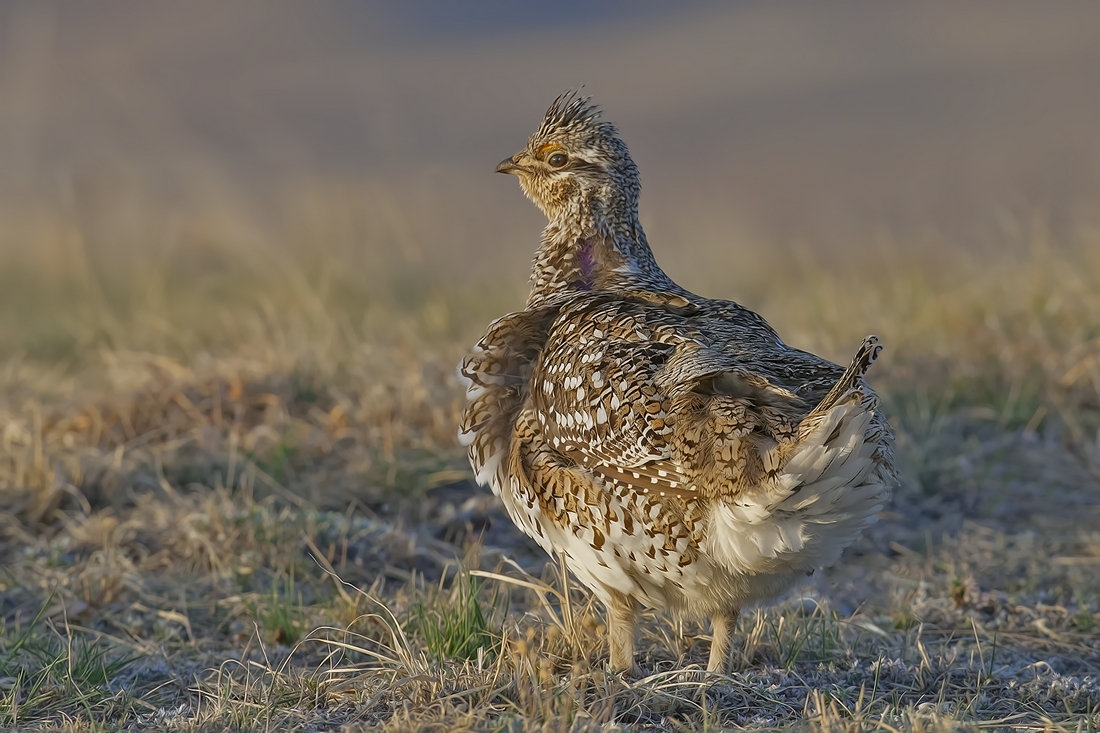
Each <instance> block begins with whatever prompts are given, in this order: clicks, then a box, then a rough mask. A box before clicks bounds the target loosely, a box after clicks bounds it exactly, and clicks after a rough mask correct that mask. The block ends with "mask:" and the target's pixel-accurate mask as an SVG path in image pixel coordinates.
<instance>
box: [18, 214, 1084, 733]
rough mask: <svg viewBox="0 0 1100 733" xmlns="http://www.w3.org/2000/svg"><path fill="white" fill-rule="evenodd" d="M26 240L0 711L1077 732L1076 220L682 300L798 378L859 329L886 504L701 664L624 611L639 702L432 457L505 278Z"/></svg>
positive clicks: (559, 585) (77, 724) (1080, 488)
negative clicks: (732, 660) (710, 663)
mask: <svg viewBox="0 0 1100 733" xmlns="http://www.w3.org/2000/svg"><path fill="white" fill-rule="evenodd" d="M41 236H42V237H43V238H42V239H41V241H37V240H36V241H34V242H30V244H33V245H34V246H33V247H25V248H24V251H34V252H36V253H37V254H36V255H35V256H36V257H37V258H38V259H37V260H34V261H28V260H25V259H24V260H19V261H17V260H15V259H11V258H9V260H10V261H8V262H7V263H6V264H7V267H5V268H4V273H5V275H4V279H5V287H4V293H3V294H2V295H0V298H2V299H3V305H4V309H5V312H6V313H7V320H6V323H5V333H4V335H3V337H2V338H0V348H2V350H3V355H2V357H3V360H2V361H0V431H2V436H0V440H2V447H0V501H2V502H3V506H2V513H0V552H2V553H3V557H4V563H3V571H2V574H0V726H3V727H8V728H13V729H15V728H17V729H20V730H29V729H43V730H54V729H60V730H72V731H84V730H151V729H159V730H179V731H198V730H210V731H213V730H224V729H234V730H272V729H279V730H317V729H330V728H332V729H337V728H339V729H345V730H367V729H374V728H376V727H380V728H381V729H383V730H393V731H396V730H412V729H420V730H439V731H453V730H546V731H574V730H575V731H581V730H619V729H624V730H670V731H673V730H676V731H678V730H718V729H723V728H727V727H731V726H748V727H752V728H788V727H794V728H800V729H801V728H806V729H815V730H816V729H822V730H863V729H875V728H881V729H884V730H899V729H909V730H947V729H954V728H960V727H961V728H966V729H978V728H995V729H1010V728H1018V729H1044V730H1097V729H1100V595H1098V593H1100V533H1098V531H1097V526H1098V524H1097V519H1100V514H1098V511H1100V509H1098V505H1100V232H1097V231H1096V230H1095V229H1089V228H1087V227H1079V228H1078V229H1076V230H1075V231H1073V232H1071V233H1069V234H1064V235H1059V237H1058V238H1057V241H1055V237H1053V236H1052V235H1051V234H1050V233H1049V231H1048V230H1047V228H1046V227H1045V226H1044V225H1043V222H1042V219H1041V218H1039V217H1036V218H1035V219H1034V220H1025V221H1023V222H1022V223H1021V224H1020V226H1019V229H1018V231H1016V233H1015V234H1014V235H1013V237H1008V239H1013V238H1014V239H1015V241H1016V242H1018V243H1019V246H1015V247H1012V246H1007V245H1006V248H1005V250H1004V251H1002V252H998V253H992V254H990V253H986V254H983V255H979V254H977V253H975V252H973V251H972V250H964V249H952V248H951V247H949V246H948V245H946V244H943V243H936V242H933V241H928V240H927V239H926V238H923V237H917V236H916V235H914V236H913V237H911V238H909V239H906V237H904V236H899V237H898V238H897V241H896V242H895V241H892V240H891V241H882V242H877V243H872V244H868V245H866V246H863V247H860V248H858V253H856V254H852V255H835V256H833V255H830V256H828V257H827V256H826V255H825V254H820V253H819V254H816V255H814V254H812V253H810V254H807V253H806V252H804V251H803V252H796V251H793V250H792V251H789V252H788V251H786V250H781V249H780V248H773V249H772V250H770V251H771V252H773V253H775V256H774V258H773V259H772V260H764V259H762V258H759V257H758V258H756V259H747V260H746V262H747V264H745V265H744V266H743V268H742V269H741V271H739V272H738V273H736V274H735V275H733V276H731V278H728V279H727V278H720V277H717V276H711V282H708V281H706V280H705V279H703V278H698V277H697V278H696V279H695V281H694V282H692V281H691V279H690V277H684V278H683V279H684V280H685V281H687V282H688V284H689V285H695V286H696V287H697V288H698V289H700V290H703V289H706V291H707V292H708V294H714V295H726V296H729V297H734V298H738V299H741V300H743V301H745V302H747V304H748V305H750V306H752V307H755V308H757V309H758V310H760V311H761V312H762V313H764V314H765V315H766V316H767V317H768V318H769V319H770V320H771V321H772V322H773V323H774V324H775V325H776V326H777V327H778V328H779V330H780V331H781V332H782V333H784V334H785V335H786V336H787V337H788V340H789V341H790V342H791V343H793V344H796V345H798V346H801V347H804V348H808V349H813V350H816V351H819V352H821V353H824V354H826V355H830V356H833V357H838V356H840V355H843V354H846V353H848V352H849V351H850V350H851V348H852V346H853V345H854V344H855V343H857V342H858V340H859V339H860V338H861V337H862V336H863V335H864V333H865V332H868V331H875V332H877V333H879V334H880V335H881V336H882V337H883V340H884V341H885V343H886V344H887V351H886V353H885V355H884V359H883V362H882V364H883V366H882V368H881V369H879V370H878V371H877V372H876V373H875V375H874V379H875V384H876V386H877V387H878V388H879V389H880V391H881V392H882V393H883V394H884V396H885V404H886V409H887V412H888V414H889V416H890V418H891V420H892V421H893V422H894V424H895V427H896V428H897V432H898V445H899V452H900V454H901V456H902V459H903V466H904V470H905V473H906V484H905V486H904V488H902V489H901V490H900V491H899V493H898V496H897V497H896V499H895V500H894V502H893V503H892V504H891V506H890V507H888V509H887V510H886V511H885V512H884V513H883V520H882V521H881V522H880V523H879V524H878V525H876V527H875V528H874V529H873V530H872V531H871V532H870V533H869V535H868V536H867V537H866V538H865V540H864V541H863V542H861V544H859V545H858V546H857V547H856V548H853V551H852V552H849V553H848V556H847V557H846V559H845V561H844V562H843V564H842V565H841V566H840V567H838V568H836V569H834V570H832V571H829V572H826V573H818V574H817V576H815V577H814V578H813V579H811V581H810V582H808V584H807V586H806V588H805V589H804V590H803V591H802V592H801V593H799V594H796V596H795V597H792V598H790V599H788V600H786V601H784V602H782V603H780V604H778V605H777V606H776V607H772V608H766V609H758V610H755V611H752V612H749V613H747V614H746V615H745V617H744V618H743V619H742V620H741V621H740V625H739V632H740V634H739V639H740V642H741V644H742V647H741V655H740V664H739V665H738V666H739V668H738V669H737V671H736V672H734V673H733V674H731V675H729V676H716V675H707V674H705V673H703V672H702V671H701V667H700V665H701V662H702V661H703V659H704V656H703V655H704V654H705V651H706V647H707V643H706V630H705V628H703V627H700V626H699V625H697V624H695V623H693V622H691V621H690V620H679V619H671V618H665V617H659V616H653V615H650V616H649V617H647V618H646V619H645V623H644V624H643V625H644V629H645V631H644V639H643V642H642V645H641V649H642V650H643V653H644V657H643V658H642V659H640V663H641V665H642V666H643V668H644V669H645V670H646V671H647V674H648V676H647V677H645V678H644V679H642V680H640V681H636V682H628V681H624V680H622V679H620V678H617V677H615V676H611V675H609V674H607V673H605V671H604V664H605V661H606V650H605V648H604V619H603V618H602V615H601V614H602V612H601V610H600V609H599V607H598V605H594V604H593V603H592V601H591V599H590V598H588V597H587V596H586V595H585V594H584V592H583V590H582V589H580V588H578V587H577V586H576V584H575V583H574V584H569V583H568V582H567V580H566V579H563V578H561V577H560V576H559V575H558V574H557V572H556V569H555V566H554V565H553V564H552V563H551V564H546V563H545V562H544V560H545V558H543V557H541V556H540V554H539V552H538V550H537V548H533V547H532V546H531V545H530V544H529V543H528V542H526V541H525V540H524V539H523V538H522V537H521V536H520V535H518V534H517V533H516V532H515V531H514V529H513V528H512V527H511V526H510V525H509V523H508V521H507V518H506V517H505V516H504V515H503V514H502V513H501V511H500V510H499V508H498V507H497V506H496V505H495V504H494V503H493V501H492V500H491V497H487V496H486V495H485V494H484V493H481V492H480V491H477V490H475V489H474V488H473V487H472V486H471V485H470V484H469V481H468V479H469V473H468V471H467V468H466V464H465V460H464V458H463V456H462V453H461V451H460V450H459V449H458V448H457V446H456V444H455V440H454V437H453V434H454V429H455V420H456V414H457V411H458V409H459V406H460V397H461V395H460V392H459V389H458V387H457V384H456V382H455V380H454V378H453V367H454V365H455V363H456V362H457V360H458V359H459V357H460V355H461V354H462V352H463V349H464V348H465V347H466V346H467V345H468V344H471V343H472V342H473V341H474V339H475V338H476V336H477V335H478V334H479V332H480V330H481V329H482V328H483V327H484V325H485V324H486V323H487V322H488V320H489V319H490V318H491V317H493V316H494V315H497V314H500V313H502V312H504V310H505V309H506V308H509V307H514V306H515V304H517V303H519V302H520V298H521V288H522V285H523V283H522V280H521V279H519V278H516V279H515V282H514V287H513V286H512V285H511V284H510V285H509V286H508V288H510V289H507V288H505V289H503V290H502V289H501V288H500V287H499V286H498V285H494V286H493V287H492V288H470V289H468V290H461V289H457V288H454V287H441V286H438V285H436V284H433V282H432V281H431V280H428V279H425V280H423V281H420V282H418V281H416V280H415V279H414V280H410V279H409V278H408V277H407V273H406V277H405V279H404V280H402V282H401V284H400V285H399V286H392V285H391V286H387V285H386V284H385V279H384V278H383V277H382V275H383V274H384V273H381V274H380V273H377V272H376V273H362V272H357V271H356V270H355V268H353V267H350V266H347V265H341V261H340V259H339V255H338V254H334V253H324V252H320V253H319V252H317V251H316V250H309V251H302V252H301V253H300V254H294V253H290V254H286V253H284V254H279V255H273V254H266V255H263V256H259V255H257V254H256V253H255V252H252V253H248V252H244V253H242V252H240V251H236V250H233V249H231V248H219V247H217V246H215V247H213V250H209V251H205V252H202V251H197V253H196V252H191V253H188V252H184V253H183V254H179V253H176V254H173V255H172V256H171V257H166V258H165V259H164V261H162V262H159V263H158V262H153V263H148V262H146V263H137V264H134V263H130V264H125V265H124V264H118V265H117V269H111V268H110V267H107V266H105V265H104V264H103V263H101V262H97V261H96V259H95V257H93V256H91V255H87V253H85V252H84V251H83V249H82V247H81V244H80V237H79V232H69V233H66V232H60V233H58V232H56V231H54V232H50V233H48V235H47V234H43V235H41ZM66 237H68V239H66ZM227 238H231V237H227ZM369 245H370V243H367V244H366V245H364V246H369ZM51 252H52V253H53V254H50V253H51ZM781 253H782V254H781ZM658 255H659V256H661V252H660V251H658ZM857 255H858V256H857ZM202 257H206V258H208V259H209V258H213V260H214V261H215V264H214V265H209V263H207V264H205V265H204V264H203V263H202V262H200V261H199V260H200V259H201V258H202ZM665 257H668V255H667V254H666V255H665ZM746 257H747V255H746ZM326 258H327V259H326ZM318 262H321V263H322V264H320V265H318V264H316V263H318ZM325 263H327V264H325ZM112 267H113V266H112ZM189 267H191V268H192V269H190V270H189V269H188V268H189ZM203 268H206V269H203ZM677 275H680V273H677ZM739 278H740V282H739V281H738V279H739ZM750 286H751V287H750Z"/></svg>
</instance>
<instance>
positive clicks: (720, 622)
mask: <svg viewBox="0 0 1100 733" xmlns="http://www.w3.org/2000/svg"><path fill="white" fill-rule="evenodd" d="M740 614H741V611H740V610H739V609H736V608H735V609H733V610H732V611H723V612H721V613H716V614H714V615H713V616H712V617H711V619H710V635H711V642H710V659H709V660H708V661H707V671H708V672H722V673H725V672H726V671H727V670H728V668H729V656H730V637H731V636H733V627H734V626H735V625H736V624H737V617H738V616H739V615H740Z"/></svg>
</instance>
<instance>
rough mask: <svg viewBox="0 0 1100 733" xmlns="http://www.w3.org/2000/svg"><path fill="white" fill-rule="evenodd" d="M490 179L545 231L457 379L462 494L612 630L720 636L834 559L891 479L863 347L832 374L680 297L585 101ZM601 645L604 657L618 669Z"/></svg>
mask: <svg viewBox="0 0 1100 733" xmlns="http://www.w3.org/2000/svg"><path fill="white" fill-rule="evenodd" d="M498 170H499V171H501V172H507V173H513V174H516V175H518V176H519V177H520V183H521V185H522V187H523V190H524V191H525V193H527V195H528V196H529V197H530V198H532V199H533V200H534V201H535V203H536V204H538V205H539V207H540V208H541V209H542V210H543V211H544V212H545V213H546V214H547V217H548V218H549V224H548V225H547V228H546V230H545V231H544V233H543V241H542V244H541V246H540V247H539V250H538V252H537V253H536V255H535V262H534V266H533V271H532V278H531V283H532V289H531V294H530V296H529V298H528V301H527V307H526V309H525V310H522V311H518V312H516V313H511V314H508V315H506V316H504V317H503V318H500V319H498V320H497V321H495V322H494V323H493V324H491V325H490V326H489V329H488V330H487V332H486V334H485V336H484V337H483V338H482V339H481V340H480V341H479V342H478V344H477V345H476V346H475V347H474V349H473V351H472V352H471V353H470V354H469V355H468V356H467V357H466V359H465V360H464V361H463V362H462V364H461V365H460V368H459V375H460V377H461V378H462V379H463V380H464V381H465V383H466V386H467V399H468V403H467V406H466V409H465V410H464V412H463V415H462V422H461V426H460V431H459V438H460V440H461V441H462V443H463V444H464V445H466V446H467V447H468V451H469V456H470V461H471V465H472V466H473V468H474V471H475V475H476V478H477V480H478V481H479V482H481V483H484V484H488V485H489V486H491V487H492V489H493V491H494V492H496V493H497V494H498V495H499V496H500V497H501V499H502V500H503V502H504V505H505V508H506V509H507V511H508V513H509V516H511V518H512V519H513V521H515V522H516V524H517V525H518V526H519V527H520V528H521V529H522V530H523V531H525V532H526V533H528V534H529V535H530V536H531V537H533V538H534V539H535V540H536V541H537V542H538V543H539V544H540V545H541V546H542V547H543V548H545V549H546V550H547V552H550V553H559V554H561V555H562V556H563V557H564V558H565V560H566V562H567V564H568V565H569V568H570V570H572V572H573V573H574V574H576V575H577V577H578V578H579V579H580V580H581V581H582V582H583V583H584V584H585V585H587V586H588V587H589V588H591V589H592V590H593V592H594V593H595V594H596V595H597V596H598V597H599V598H601V600H603V601H604V602H605V603H606V604H608V607H609V609H612V610H613V613H612V614H611V615H612V616H613V617H614V618H616V619H620V620H621V619H628V620H629V619H631V618H633V617H632V615H631V614H632V611H631V610H630V609H632V608H633V605H634V604H636V603H638V602H641V603H645V604H648V605H651V606H656V607H661V608H675V609H679V610H681V611H685V612H689V613H693V614H704V615H714V616H715V618H716V619H726V620H723V621H721V623H720V624H719V625H720V627H721V628H728V627H729V624H728V623H727V621H728V618H729V617H730V615H729V614H731V613H736V610H737V609H738V608H740V607H741V606H742V605H743V604H745V603H752V602H755V601H760V600H764V599H767V598H771V597H773V596H775V595H776V594H778V593H781V592H783V591H784V590H785V589H786V588H787V587H789V586H790V584H791V583H792V582H794V580H795V579H796V578H797V577H804V576H805V574H806V572H808V571H812V570H813V569H814V568H815V567H821V566H827V565H831V564H832V563H834V562H836V560H837V559H838V558H839V556H840V553H841V552H842V551H843V550H844V548H845V547H847V546H848V545H849V544H851V542H853V541H854V540H855V539H856V537H858V535H859V532H860V531H861V530H862V529H863V528H864V527H866V526H868V525H869V524H871V523H872V522H873V521H874V519H875V514H876V513H877V511H878V510H879V508H880V507H881V505H882V502H883V501H884V500H885V498H886V496H887V493H888V488H889V485H890V484H892V483H893V482H894V480H895V469H894V465H893V452H892V448H891V435H890V430H889V426H888V425H887V423H886V421H885V419H884V418H883V416H882V414H881V413H880V412H879V411H878V399H877V397H876V396H875V394H874V392H873V391H871V389H870V388H869V387H868V386H867V385H866V384H865V382H864V379H863V378H864V375H865V373H866V372H867V369H868V368H869V366H870V365H871V363H872V362H873V361H874V360H875V358H876V357H877V356H878V354H879V351H880V349H881V347H880V346H879V345H878V341H877V339H876V338H875V337H868V338H867V339H866V340H865V341H864V343H863V344H862V346H861V347H860V348H859V350H858V352H857V353H856V355H855V357H854V358H853V360H852V362H851V364H850V365H849V366H848V367H847V368H842V367H840V366H838V365H836V364H833V363H831V362H829V361H827V360H825V359H821V358H820V357H817V356H814V355H813V354H809V353H807V352H805V351H800V350H798V349H794V348H791V347H789V346H787V345H786V344H784V343H783V342H782V340H781V339H780V338H779V336H778V335H777V334H776V332H775V331H774V330H773V329H772V328H771V326H769V325H768V324H767V322H766V321H765V320H764V319H763V318H761V317H760V316H759V315H757V314H756V313H753V312H752V311H750V310H748V309H747V308H744V307H742V306H740V305H738V304H736V303H732V302H729V301H723V300H710V299H707V298H702V297H699V296H697V295H694V294H692V293H690V292H688V291H686V290H684V289H683V288H681V287H680V286H679V285H677V284H676V283H674V282H673V281H672V280H671V279H670V278H669V277H668V276H667V275H666V274H665V273H664V271H663V270H661V268H660V267H659V266H658V265H657V263H656V261H655V260H654V258H653V255H652V252H651V250H650V249H649V245H648V243H647V241H646V238H645V233H644V232H643V231H642V227H641V224H640V222H639V220H638V216H637V198H638V191H639V184H638V175H637V169H636V167H635V166H634V163H633V161H632V160H631V159H630V156H629V153H628V152H627V150H626V146H625V145H624V144H623V143H622V141H621V140H619V139H618V137H617V133H616V132H615V128H614V127H612V126H611V125H610V124H608V123H605V122H602V121H599V114H598V111H596V110H595V108H593V107H591V106H590V105H589V104H588V102H587V100H585V99H582V98H579V97H577V96H575V95H564V96H563V97H561V98H559V99H558V100H555V102H554V104H553V105H552V106H551V108H550V109H549V110H548V111H547V114H546V117H545V119H544V121H543V124H542V126H540V128H539V129H538V131H537V132H536V133H535V135H533V136H532V138H531V140H530V141H529V142H528V145H527V147H526V148H525V149H524V150H522V151H521V152H519V153H517V154H515V155H514V156H512V157H511V158H509V159H506V160H505V161H504V162H503V163H501V166H500V167H498ZM617 623H620V622H617ZM621 623H627V625H629V623H628V622H625V621H623V622H621ZM716 623H717V622H716ZM620 625H621V624H620ZM616 633H617V632H615V631H614V630H613V631H612V644H611V646H612V662H613V663H614V664H615V665H617V666H624V665H628V664H632V661H631V652H630V648H631V647H630V641H629V636H628V635H627V636H624V635H622V634H625V633H626V632H622V633H621V634H619V635H618V636H617V635H616ZM714 649H715V652H714V654H718V655H719V656H720V655H721V654H722V653H724V652H723V650H724V649H725V647H724V646H723V645H722V644H718V645H716V646H715V647H714ZM716 665H718V661H716V659H715V658H714V657H713V656H712V659H711V664H710V665H709V666H710V667H711V668H718V666H716Z"/></svg>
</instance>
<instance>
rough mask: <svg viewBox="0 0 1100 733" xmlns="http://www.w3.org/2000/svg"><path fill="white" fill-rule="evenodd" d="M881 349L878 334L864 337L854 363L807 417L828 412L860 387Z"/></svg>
mask: <svg viewBox="0 0 1100 733" xmlns="http://www.w3.org/2000/svg"><path fill="white" fill-rule="evenodd" d="M881 351H882V345H881V344H880V343H879V342H878V336H868V337H867V338H865V339H863V344H862V345H860V347H859V350H858V351H857V352H856V355H855V356H854V357H853V358H852V363H851V364H849V365H848V368H847V369H845V370H844V374H843V375H841V377H840V379H838V380H837V382H836V384H834V385H833V388H832V389H830V390H829V393H828V394H827V395H825V397H824V398H823V399H822V400H821V403H820V404H818V406H817V407H815V408H814V409H813V410H812V411H811V412H810V414H809V415H807V416H806V417H807V419H808V418H811V417H814V416H817V415H822V414H824V413H826V412H828V411H829V409H830V408H832V407H833V406H834V405H836V404H837V403H838V402H839V401H840V398H841V397H843V396H844V395H846V394H848V393H849V392H851V391H852V390H853V389H856V388H858V387H859V386H860V383H861V382H862V380H863V375H865V374H866V373H867V370H868V369H869V368H870V367H871V364H873V363H874V361H875V359H877V358H878V355H879V353H880V352H881Z"/></svg>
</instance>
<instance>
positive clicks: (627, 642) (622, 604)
mask: <svg viewBox="0 0 1100 733" xmlns="http://www.w3.org/2000/svg"><path fill="white" fill-rule="evenodd" d="M637 622H638V606H637V604H636V603H635V601H634V599H633V598H629V597H628V596H624V595H622V594H621V593H612V594H611V602H610V603H608V604H607V625H608V629H607V631H608V637H607V638H608V646H609V647H610V649H611V668H612V669H615V670H620V671H624V672H627V673H628V674H631V675H633V676H635V677H637V676H639V669H638V667H636V666H635V665H634V627H635V626H636V625H637Z"/></svg>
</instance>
